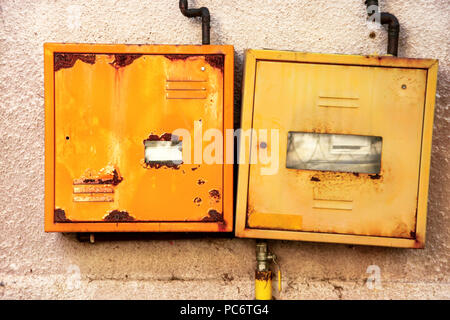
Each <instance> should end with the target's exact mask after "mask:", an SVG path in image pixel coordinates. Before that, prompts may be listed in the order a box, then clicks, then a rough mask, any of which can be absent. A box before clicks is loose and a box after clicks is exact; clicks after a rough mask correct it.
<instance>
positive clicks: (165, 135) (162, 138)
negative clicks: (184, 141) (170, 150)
mask: <svg viewBox="0 0 450 320" xmlns="http://www.w3.org/2000/svg"><path fill="white" fill-rule="evenodd" d="M172 139H174V140H175V141H177V140H178V137H177V136H175V135H174V136H172V134H171V133H163V134H162V135H160V136H158V135H157V134H151V135H149V136H148V138H147V139H145V140H144V142H143V143H144V144H145V141H172Z"/></svg>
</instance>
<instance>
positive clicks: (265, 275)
mask: <svg viewBox="0 0 450 320" xmlns="http://www.w3.org/2000/svg"><path fill="white" fill-rule="evenodd" d="M272 278H273V273H272V271H255V279H256V280H262V281H269V280H272Z"/></svg>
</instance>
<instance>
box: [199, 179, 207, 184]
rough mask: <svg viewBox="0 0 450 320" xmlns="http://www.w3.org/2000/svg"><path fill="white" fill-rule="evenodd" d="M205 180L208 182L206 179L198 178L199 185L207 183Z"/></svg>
mask: <svg viewBox="0 0 450 320" xmlns="http://www.w3.org/2000/svg"><path fill="white" fill-rule="evenodd" d="M205 182H206V181H205V180H203V179H198V180H197V184H198V185H202V184H205Z"/></svg>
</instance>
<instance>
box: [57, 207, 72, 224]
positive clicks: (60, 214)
mask: <svg viewBox="0 0 450 320" xmlns="http://www.w3.org/2000/svg"><path fill="white" fill-rule="evenodd" d="M53 221H54V222H71V221H70V219H67V217H66V212H65V211H64V210H63V209H60V208H58V209H55V214H54V216H53Z"/></svg>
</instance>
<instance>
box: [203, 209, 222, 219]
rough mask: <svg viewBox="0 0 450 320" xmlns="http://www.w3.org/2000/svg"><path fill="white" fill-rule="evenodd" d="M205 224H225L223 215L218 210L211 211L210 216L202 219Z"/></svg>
mask: <svg viewBox="0 0 450 320" xmlns="http://www.w3.org/2000/svg"><path fill="white" fill-rule="evenodd" d="M202 221H204V222H223V221H224V220H223V214H221V213H220V212H218V211H217V210H214V209H210V210H209V211H208V216H207V217H204V218H203V219H202Z"/></svg>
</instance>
